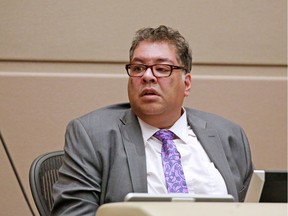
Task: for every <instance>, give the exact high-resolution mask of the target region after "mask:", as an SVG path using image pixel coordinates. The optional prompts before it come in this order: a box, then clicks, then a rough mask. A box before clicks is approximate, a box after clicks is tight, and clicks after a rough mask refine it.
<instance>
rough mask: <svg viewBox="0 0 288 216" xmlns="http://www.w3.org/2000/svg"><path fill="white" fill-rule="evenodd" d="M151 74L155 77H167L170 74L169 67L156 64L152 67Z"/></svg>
mask: <svg viewBox="0 0 288 216" xmlns="http://www.w3.org/2000/svg"><path fill="white" fill-rule="evenodd" d="M153 72H154V74H155V76H156V77H165V76H169V75H170V73H171V66H170V65H165V64H157V65H154V66H153Z"/></svg>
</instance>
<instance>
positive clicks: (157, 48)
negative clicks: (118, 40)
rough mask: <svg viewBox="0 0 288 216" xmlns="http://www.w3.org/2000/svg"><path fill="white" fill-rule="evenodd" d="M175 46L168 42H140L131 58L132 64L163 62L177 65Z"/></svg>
mask: <svg viewBox="0 0 288 216" xmlns="http://www.w3.org/2000/svg"><path fill="white" fill-rule="evenodd" d="M176 54H177V50H176V46H175V45H173V44H171V43H168V42H153V41H141V42H140V43H139V44H138V46H137V47H136V49H135V50H134V53H133V56H132V59H131V60H132V62H135V61H140V62H149V61H153V62H156V63H157V62H165V61H168V62H170V63H173V64H175V63H177V56H176Z"/></svg>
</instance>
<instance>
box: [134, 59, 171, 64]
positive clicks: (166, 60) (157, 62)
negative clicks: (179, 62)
mask: <svg viewBox="0 0 288 216" xmlns="http://www.w3.org/2000/svg"><path fill="white" fill-rule="evenodd" d="M145 60H146V59H145V58H137V57H136V58H133V59H132V61H131V62H141V63H142V64H144V62H145ZM154 62H155V63H156V64H160V63H163V62H168V63H170V64H174V62H172V61H171V60H170V59H168V58H156V59H155V60H154Z"/></svg>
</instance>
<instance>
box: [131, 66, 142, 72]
mask: <svg viewBox="0 0 288 216" xmlns="http://www.w3.org/2000/svg"><path fill="white" fill-rule="evenodd" d="M130 70H131V71H132V72H133V73H141V72H142V71H143V70H145V66H144V65H131V67H130Z"/></svg>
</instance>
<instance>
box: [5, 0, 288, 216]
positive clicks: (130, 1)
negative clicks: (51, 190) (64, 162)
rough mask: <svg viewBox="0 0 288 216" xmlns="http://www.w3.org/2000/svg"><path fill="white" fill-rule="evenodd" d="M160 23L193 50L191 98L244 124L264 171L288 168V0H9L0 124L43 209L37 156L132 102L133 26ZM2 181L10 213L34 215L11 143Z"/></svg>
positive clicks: (190, 103) (203, 107)
mask: <svg viewBox="0 0 288 216" xmlns="http://www.w3.org/2000/svg"><path fill="white" fill-rule="evenodd" d="M161 24H164V25H168V26H170V27H173V28H175V29H178V30H179V31H180V32H181V33H182V34H183V35H184V36H185V37H186V39H187V40H188V41H189V43H190V45H191V48H192V52H193V62H194V65H193V69H192V75H193V83H192V85H193V87H192V89H191V94H190V96H189V97H188V98H187V100H186V102H185V105H187V106H190V107H193V108H196V109H201V110H204V111H208V112H213V113H216V114H219V115H222V116H224V117H226V118H228V119H231V120H232V121H235V122H237V123H239V124H240V125H241V126H242V127H243V128H244V130H245V132H246V134H247V136H248V138H249V141H250V144H251V149H252V156H253V161H254V163H255V167H256V168H257V169H266V170H267V169H268V170H286V169H287V1H286V0H274V1H271V0H253V1H251V0H241V1H231V0H217V1H214V0H158V1H155V0H146V1H139V0H119V1H117V0H105V1H100V0H93V1H92V0H82V1H79V0H61V1H59V0H49V1H37V0H22V1H16V0H1V1H0V130H1V132H2V135H3V136H4V138H5V140H6V142H7V145H8V149H9V150H10V153H11V156H12V158H13V161H14V163H15V165H16V168H17V170H18V172H19V175H20V177H21V179H22V181H23V184H24V187H25V190H26V192H27V194H28V197H29V200H30V202H31V203H32V204H33V208H34V209H35V212H37V211H36V208H35V206H34V202H33V200H32V196H31V193H30V188H29V180H28V173H29V168H30V165H31V163H32V161H33V160H34V159H35V158H36V157H37V156H38V155H40V154H42V153H45V152H49V151H54V150H61V149H63V145H64V133H65V128H66V125H67V123H68V122H69V121H70V120H71V119H73V118H76V117H78V116H80V115H83V114H85V113H87V112H90V111H92V110H94V109H97V108H99V107H101V106H105V105H108V104H112V103H118V102H125V101H127V96H126V94H127V90H126V83H127V76H126V72H125V69H124V65H125V63H127V62H128V50H129V48H130V44H131V41H132V39H133V36H134V33H135V31H137V30H138V29H140V28H142V27H149V26H150V27H157V26H159V25H161ZM0 178H1V186H0V193H1V196H0V209H1V215H23V216H25V215H31V213H30V212H29V208H28V206H27V204H26V203H25V200H24V198H23V196H22V194H21V190H20V188H19V185H18V183H17V181H16V178H15V176H14V174H13V172H12V168H11V166H10V164H9V161H8V159H7V156H6V154H5V151H4V149H3V147H2V146H1V147H0Z"/></svg>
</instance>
